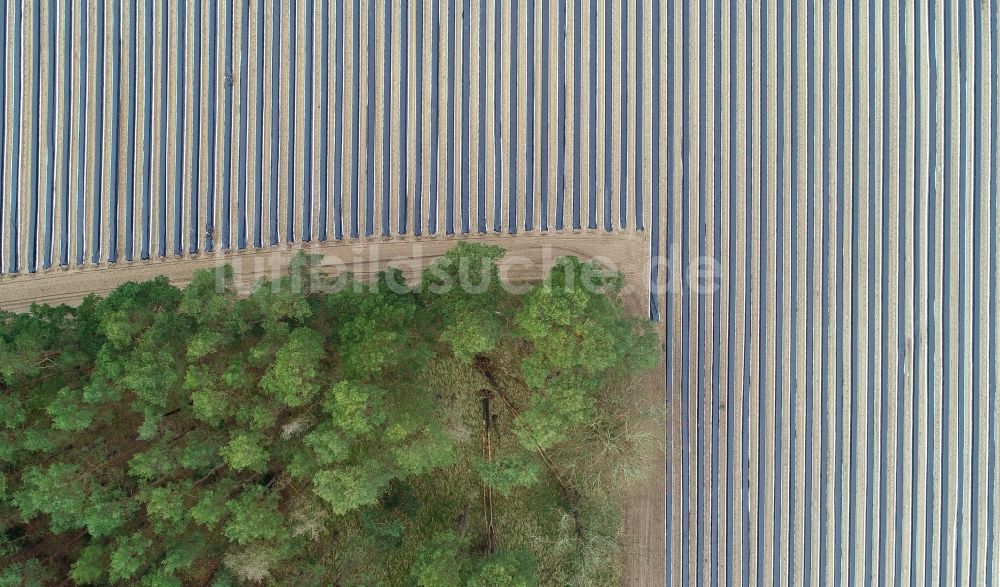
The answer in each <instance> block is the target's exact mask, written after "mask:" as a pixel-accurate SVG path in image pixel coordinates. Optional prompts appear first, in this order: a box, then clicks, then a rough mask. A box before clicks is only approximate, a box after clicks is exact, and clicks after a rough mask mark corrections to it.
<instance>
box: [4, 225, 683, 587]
mask: <svg viewBox="0 0 1000 587" xmlns="http://www.w3.org/2000/svg"><path fill="white" fill-rule="evenodd" d="M503 255H504V251H503V250H502V249H500V248H498V247H491V246H485V245H480V244H468V243H460V244H459V245H458V246H456V247H455V248H453V249H451V250H450V251H449V252H448V253H447V254H446V255H444V256H443V257H441V258H439V259H437V260H436V261H435V262H434V263H433V264H432V265H430V266H429V267H428V268H427V269H426V270H425V271H424V272H423V274H422V275H421V276H419V278H414V279H413V283H406V281H405V280H404V278H403V275H402V273H401V272H400V271H398V270H395V269H389V270H387V271H385V272H383V273H380V274H379V275H378V276H377V278H375V279H372V280H371V281H370V282H369V281H365V282H362V281H360V280H355V279H354V278H351V277H348V276H334V275H327V274H325V273H324V272H323V270H322V266H321V259H320V258H319V257H317V256H310V255H305V254H301V255H299V256H297V257H295V259H294V260H293V262H292V263H291V265H290V267H289V269H288V273H287V275H284V276H282V277H281V278H278V279H271V280H265V281H261V282H259V283H258V284H257V285H256V286H255V287H254V288H253V290H252V292H251V293H249V295H242V294H240V293H239V292H238V291H237V288H235V287H234V286H233V276H232V271H231V269H229V268H220V269H218V270H206V271H202V272H200V273H197V274H196V275H195V276H194V278H193V280H192V281H191V282H190V283H189V284H188V285H186V286H185V287H183V288H178V287H175V286H174V285H171V284H170V283H169V282H168V281H167V279H166V278H163V277H160V278H156V279H153V280H150V281H147V282H143V283H127V284H124V285H122V286H120V287H118V288H117V289H116V290H115V291H114V292H113V293H111V294H109V295H108V296H106V297H103V298H100V297H97V296H90V297H88V298H86V299H85V300H84V301H83V302H82V303H81V304H79V305H78V306H76V307H69V306H59V307H49V306H44V305H36V306H34V307H32V309H31V310H30V311H29V312H25V313H21V314H15V313H3V312H0V586H20V585H59V584H66V585H74V584H75V585H109V584H114V585H118V584H120V585H142V586H156V587H171V586H180V585H211V586H215V587H223V586H227V585H253V584H268V585H344V586H348V585H421V586H442V587H443V586H452V585H454V586H504V585H510V586H515V585H517V586H527V585H614V584H619V583H620V582H621V568H622V561H623V560H624V557H626V556H628V553H629V551H630V549H632V548H635V547H636V546H635V545H632V544H629V542H628V540H627V538H626V533H625V532H624V531H623V526H622V524H623V522H622V519H623V516H622V512H623V507H624V504H625V500H626V499H627V495H628V493H629V491H630V490H632V489H633V488H635V487H638V486H640V485H641V484H642V483H643V482H644V481H645V479H646V478H647V477H648V476H649V475H650V473H651V468H652V467H653V465H654V464H655V463H658V462H660V460H659V459H661V458H662V453H663V449H664V447H663V441H662V438H661V435H658V434H656V433H655V432H653V431H655V430H657V429H659V428H658V425H659V423H660V422H661V421H662V418H663V414H662V405H657V400H656V399H655V398H653V397H650V396H649V394H648V393H647V392H646V391H645V389H646V387H645V386H644V384H643V380H644V377H643V376H644V374H645V373H646V372H648V371H650V370H651V369H653V368H654V367H655V366H656V365H657V364H658V362H659V360H660V357H659V343H658V337H657V335H656V332H655V330H654V329H653V327H652V325H651V324H650V323H649V321H648V320H647V319H645V318H641V317H634V316H632V315H630V314H629V313H628V312H627V311H626V309H625V306H624V303H623V295H624V294H623V292H622V288H623V280H622V276H621V275H620V274H618V273H615V272H613V271H608V270H606V269H604V268H603V267H600V266H598V265H596V264H593V263H586V262H582V261H580V260H579V259H576V258H574V257H564V258H562V259H560V260H559V261H558V262H557V263H556V264H555V266H554V267H553V268H552V270H551V271H550V272H549V274H548V276H547V278H546V279H545V280H543V281H542V282H539V283H532V284H526V285H525V287H524V288H523V290H522V291H517V292H512V291H510V290H511V288H509V287H505V284H504V283H502V282H501V280H500V277H499V271H498V268H497V262H498V261H500V260H501V258H502V257H503ZM335 281H336V282H338V283H339V284H340V286H339V287H336V288H334V287H332V286H331V284H333V283H334V282H335ZM401 284H402V285H404V286H405V287H402V288H401V287H400V285H401ZM659 401H660V403H662V398H661V399H660V400H659Z"/></svg>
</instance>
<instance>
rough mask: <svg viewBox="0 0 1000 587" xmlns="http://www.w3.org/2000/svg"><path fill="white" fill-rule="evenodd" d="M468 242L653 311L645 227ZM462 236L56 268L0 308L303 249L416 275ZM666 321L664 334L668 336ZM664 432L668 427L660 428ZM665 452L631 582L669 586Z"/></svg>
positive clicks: (646, 492)
mask: <svg viewBox="0 0 1000 587" xmlns="http://www.w3.org/2000/svg"><path fill="white" fill-rule="evenodd" d="M462 238H463V240H470V241H476V242H483V243H486V244H494V245H499V246H502V247H504V248H505V249H506V250H507V255H506V257H505V258H504V260H503V261H502V262H501V264H500V266H501V272H502V275H503V276H504V277H505V278H507V279H510V280H513V281H528V280H538V279H540V278H542V277H543V276H544V275H545V273H547V272H548V270H549V268H550V267H551V266H552V264H553V263H554V262H555V260H556V259H558V258H559V257H560V256H563V255H576V256H578V257H580V258H583V259H591V258H593V259H597V260H599V261H601V262H602V263H604V264H605V265H607V266H609V267H613V268H615V269H617V270H619V271H621V272H622V273H623V275H624V276H625V280H626V294H627V295H626V304H627V306H628V308H629V310H630V311H631V312H633V313H635V314H640V315H641V314H644V313H645V312H646V311H647V305H646V304H647V302H646V300H648V299H649V274H648V271H649V267H648V243H647V240H646V238H645V235H643V234H641V233H639V234H637V233H631V232H622V233H607V234H604V233H588V234H581V233H555V234H545V235H538V234H522V235H517V236H516V237H515V236H511V235H465V236H463V237H462ZM456 240H457V239H455V238H441V237H430V238H427V237H424V238H412V237H411V238H405V237H404V238H393V239H391V240H388V239H386V240H381V239H368V240H363V241H352V242H334V243H323V244H308V243H307V244H306V245H305V246H300V247H294V248H292V247H286V248H280V249H271V250H262V251H256V252H251V251H248V252H239V253H229V254H218V255H215V254H213V255H203V256H192V257H187V258H179V257H178V258H167V259H158V260H153V261H146V262H137V263H125V262H120V263H117V264H114V265H106V264H105V265H101V266H96V267H87V268H81V269H70V270H58V269H57V270H51V271H46V272H42V273H38V274H35V275H30V276H23V275H22V276H5V277H4V278H3V279H0V309H3V310H12V311H24V310H26V309H28V308H29V307H30V305H31V304H32V303H49V304H62V303H66V304H74V303H79V301H80V300H82V299H83V298H84V297H85V296H86V295H87V294H89V293H97V294H107V293H108V292H110V291H112V290H113V289H115V288H116V287H118V286H119V285H121V284H122V283H125V282H127V281H142V280H145V279H150V278H152V277H155V276H157V275H165V276H167V277H168V278H169V279H170V282H171V283H173V284H175V285H178V286H183V285H184V284H186V283H187V282H189V281H190V279H191V276H192V274H193V273H194V272H195V271H196V270H198V269H205V268H212V267H221V266H222V265H224V264H227V263H228V264H230V265H232V266H233V270H234V271H233V272H234V277H235V281H236V285H237V287H239V288H241V289H243V290H248V289H249V288H250V287H252V286H253V284H254V282H256V281H257V280H258V279H260V278H264V277H271V276H277V275H280V274H281V273H282V272H284V270H285V269H286V268H287V267H288V262H289V260H290V259H291V257H292V256H293V255H294V254H295V253H296V252H298V251H299V250H306V251H308V252H309V253H313V254H319V255H323V266H324V267H325V269H326V270H327V271H330V272H339V271H350V272H352V273H354V274H355V276H356V277H358V278H360V279H363V278H367V277H370V276H372V275H374V274H375V273H377V272H378V271H381V270H383V269H385V268H386V267H387V266H389V265H392V266H395V267H399V268H400V269H402V270H403V272H404V274H406V276H407V277H408V278H409V277H412V276H413V275H416V274H418V273H419V272H420V271H421V270H422V269H423V267H425V266H427V265H428V264H429V263H430V262H431V261H433V260H434V259H435V258H436V257H438V256H439V255H441V254H442V253H444V252H445V251H447V250H448V249H449V248H450V247H452V246H453V245H454V243H455V241H456ZM662 332H663V330H662V326H661V335H662ZM663 369H664V366H663V365H662V363H661V365H660V368H659V369H658V370H657V372H655V373H652V374H650V376H649V377H648V378H647V379H646V381H645V387H646V390H647V393H648V394H649V396H650V397H655V398H656V400H657V401H659V402H661V403H662V402H663V401H664V400H665V397H664V394H665V389H664V385H663V381H664V372H663ZM659 432H660V434H661V435H664V434H665V431H664V430H660V431H659ZM665 456H666V455H665V454H663V455H661V457H660V458H659V459H657V467H656V470H655V471H654V472H652V473H651V478H650V481H649V483H648V484H647V485H645V486H644V487H642V488H641V489H639V490H637V491H636V492H635V493H634V495H632V497H631V498H630V499H629V501H628V504H627V508H626V513H625V520H626V524H625V526H626V533H627V537H626V540H627V542H628V544H629V545H630V547H629V555H628V556H627V558H626V560H625V561H624V563H623V564H624V571H625V575H624V583H625V584H626V585H663V581H664V573H663V568H664V562H665V551H664V529H665V525H664V521H665V520H664V512H665V507H664V495H665V494H664V491H665V479H664V471H665V467H664V464H665Z"/></svg>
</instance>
